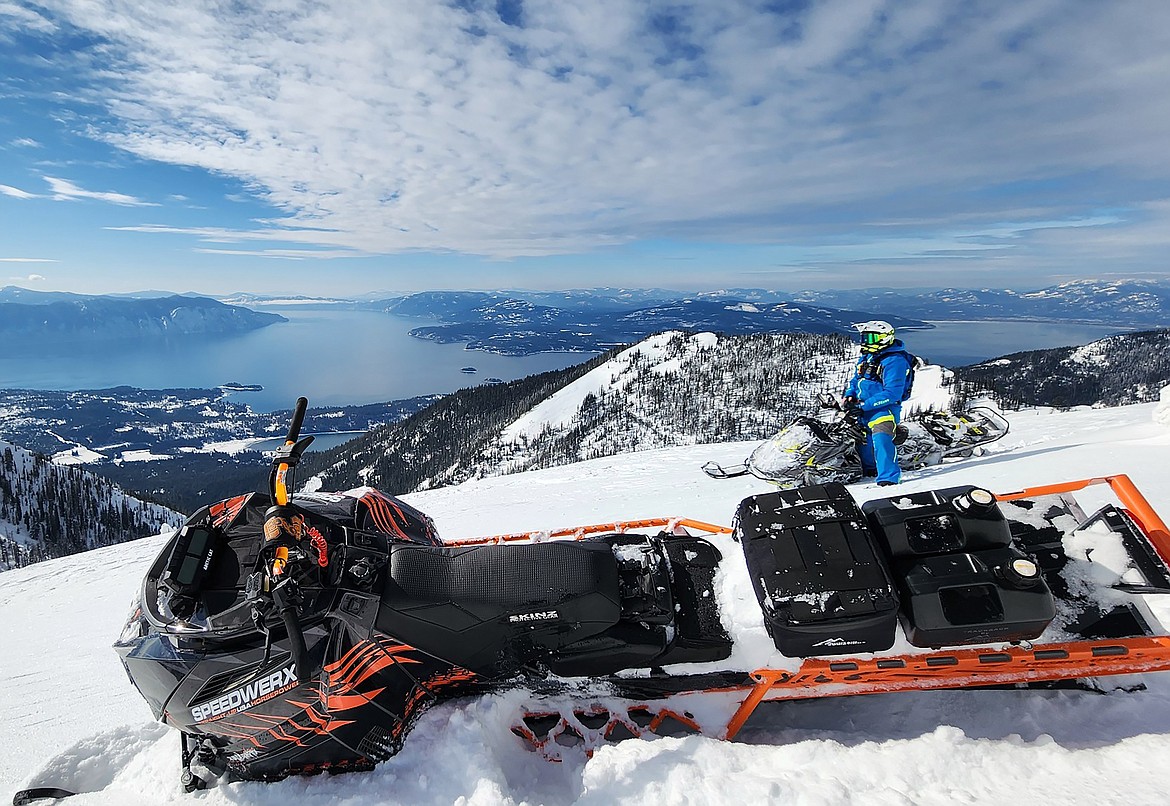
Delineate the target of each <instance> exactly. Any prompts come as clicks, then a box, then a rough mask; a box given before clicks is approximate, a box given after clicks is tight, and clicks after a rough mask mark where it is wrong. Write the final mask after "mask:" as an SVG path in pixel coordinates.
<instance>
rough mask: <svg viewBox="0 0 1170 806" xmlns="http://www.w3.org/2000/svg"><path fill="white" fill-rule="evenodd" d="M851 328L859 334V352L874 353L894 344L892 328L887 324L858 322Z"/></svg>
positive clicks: (878, 321) (875, 320)
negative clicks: (855, 329)
mask: <svg viewBox="0 0 1170 806" xmlns="http://www.w3.org/2000/svg"><path fill="white" fill-rule="evenodd" d="M853 327H855V328H857V331H858V332H859V333H860V334H861V351H862V352H865V353H876V352H878V351H879V350H884V349H886V348H887V347H889V346H890V345H891V344H893V343H894V326H893V325H891V324H890V323H889V322H883V321H881V320H880V319H874V320H872V321H869V322H859V323H857V324H855V325H854V326H853Z"/></svg>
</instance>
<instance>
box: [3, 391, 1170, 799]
mask: <svg viewBox="0 0 1170 806" xmlns="http://www.w3.org/2000/svg"><path fill="white" fill-rule="evenodd" d="M1153 410H1154V406H1153V405H1142V406H1129V407H1124V408H1116V409H1083V410H1075V411H1072V412H1066V413H1054V412H1048V411H1043V410H1039V411H1026V412H1014V413H1009V418H1010V419H1011V422H1012V431H1011V433H1010V434H1009V435H1008V436H1007V437H1006V438H1005V439H1004V440H1003V441H1002V442H1001V443H998V444H997V445H994V446H992V447H991V449H990V450H989V451H988V454H987V455H986V456H984V457H982V458H980V459H976V460H970V461H966V462H959V463H953V464H951V463H949V464H944V465H941V466H938V467H932V468H927V469H925V470H924V471H921V472H919V473H914V474H907V477H906V481H905V483H904V484H903V485H902V487H901V488H899V490H900V491H902V490H905V491H914V490H919V489H925V488H930V487H944V486H954V485H958V484H980V485H982V486H986V487H988V488H990V489H992V490H998V491H1008V490H1015V489H1019V488H1022V487H1026V486H1029V485H1036V484H1046V483H1052V482H1057V481H1064V480H1071V479H1079V478H1087V477H1097V476H1101V475H1106V474H1112V473H1126V474H1129V475H1130V476H1131V478H1133V480H1134V481H1135V482H1136V484H1137V485H1138V487H1139V488H1140V489H1141V490H1142V491H1143V493H1144V494H1145V495H1146V497H1147V498H1149V500H1150V501H1151V502H1152V503H1153V504H1154V506H1155V508H1156V509H1158V510H1159V511H1160V513H1161V514H1162V515H1163V518H1170V476H1168V475H1167V473H1166V471H1165V468H1166V466H1167V461H1166V455H1167V446H1170V430H1167V429H1166V428H1164V427H1162V426H1160V425H1157V424H1156V423H1155V422H1154V420H1153V417H1152V413H1153ZM756 444H758V443H756V442H745V443H731V444H724V445H706V446H688V447H684V448H670V449H663V450H657V451H649V452H645V453H636V454H629V455H624V456H619V457H613V458H608V459H601V460H594V461H590V462H584V463H581V464H578V465H572V466H568V467H561V468H554V469H550V470H543V471H535V472H530V473H524V474H519V475H515V476H506V477H502V478H494V479H485V480H479V481H473V482H468V483H466V484H463V485H459V486H457V487H451V488H444V489H439V490H433V491H427V492H424V493H418V494H413V495H408V496H405V498H406V499H407V500H408V501H409V502H410V503H412V504H414V505H416V506H419V507H420V508H422V509H423V510H424V511H426V512H428V513H429V514H430V515H432V517H434V519H435V521H436V524H437V525H438V528H439V530H440V533H441V534H442V535H443V536H444V537H446V538H449V539H454V538H460V537H470V536H475V535H487V534H500V533H508V532H519V531H528V530H551V529H556V528H559V527H564V526H575V525H585V524H591V523H602V522H609V521H614V520H627V519H633V518H641V517H652V516H683V517H690V518H695V519H698V520H704V521H709V522H712V523H719V524H730V521H731V518H732V515H733V514H734V512H735V507H736V504H737V503H738V502H739V500H740V499H741V498H743V497H745V496H747V495H752V494H757V493H761V492H766V491H768V490H769V489H771V488H770V487H769V486H768V485H767V484H765V483H764V482H762V481H760V480H758V479H755V478H754V477H751V476H747V477H741V478H736V479H728V480H720V481H717V480H712V479H709V478H707V477H706V476H705V475H704V474H703V473H702V471H701V470H700V465H702V463H703V462H705V461H708V460H714V461H717V462H720V463H721V464H725V465H730V464H735V463H737V462H741V461H743V459H744V457H745V456H746V455H747V454H748V453H749V452H750V451H751V449H752V448H753V447H754V446H755V445H756ZM853 491H854V493H855V495H856V496H857V497H858V498H859V499H861V500H865V499H868V498H874V497H879V496H882V495H885V494H886V493H887V492H888V491H886V490H881V491H879V490H877V489H876V488H872V487H867V486H865V485H856V486H855V487H854V488H853ZM1077 498H1078V500H1080V501H1081V502H1082V505H1083V506H1084V508H1085V509H1086V510H1087V511H1092V510H1093V509H1095V508H1096V506H1098V505H1099V503H1103V502H1104V501H1105V500H1107V496H1106V495H1103V494H1099V493H1095V492H1092V491H1090V490H1086V491H1084V492H1083V493H1078V494H1077ZM1098 499H1100V500H1098ZM162 543H163V538H161V537H153V538H147V539H144V540H139V541H135V542H133V543H128V544H124V545H121V546H112V547H109V548H104V549H98V550H95V551H91V552H87V553H85V554H81V555H75V556H73V557H69V558H64V559H61V560H55V561H51V562H45V563H40V564H38V565H33V566H30V567H28V568H25V569H21V570H17V571H10V572H6V573H3V574H0V647H2V648H3V652H0V679H3V680H4V681H5V683H6V685H5V686H4V687H3V688H0V798H3V799H5V800H6V799H7V798H9V797H11V793H12V792H13V791H14V790H16V789H17V788H19V787H22V786H30V785H55V786H61V787H64V788H68V789H75V790H81V791H82V792H83V793H84V794H82V795H79V796H78V797H77V798H75V799H71V800H70V801H68V803H70V804H77V805H78V806H81V804H103V805H107V804H108V805H109V806H114V805H115V804H117V805H118V806H122V804H160V803H176V804H180V803H182V804H196V803H198V804H236V805H237V806H286V804H288V803H298V804H300V803H310V804H326V803H328V804H345V805H346V806H363V805H364V804H375V803H402V804H418V803H460V804H522V803H523V804H598V805H600V804H611V803H625V804H653V805H654V806H662V804H673V803H712V804H723V803H726V804H733V803H734V804H741V803H785V804H787V803H796V804H826V805H827V806H846V805H849V806H853V805H855V804H857V805H860V804H866V806H870V805H871V804H875V805H876V806H884V805H885V804H890V806H894V805H895V804H897V806H905V804H948V806H950V805H951V804H971V803H992V802H997V803H1013V802H1015V803H1025V802H1026V803H1052V804H1057V803H1059V804H1062V806H1063V805H1066V804H1094V806H1100V805H1101V804H1158V803H1164V802H1166V795H1165V784H1164V782H1163V780H1162V778H1161V774H1162V772H1163V770H1162V768H1161V767H1162V765H1160V764H1159V763H1158V760H1159V759H1167V758H1170V675H1168V674H1166V673H1162V674H1154V675H1146V676H1144V677H1142V678H1141V681H1142V682H1144V683H1145V685H1146V689H1145V690H1143V691H1132V692H1129V691H1124V690H1118V691H1114V692H1113V693H1111V694H1109V695H1107V696H1102V695H1098V694H1091V693H1087V692H1083V691H1060V690H1055V691H1035V690H1033V691H1022V690H1020V691H940V692H921V693H903V694H886V695H868V696H860V697H841V698H827V699H821V700H812V701H804V702H789V703H783V704H779V703H772V704H765V705H764V706H762V707H761V708H760V709H759V711H757V714H756V715H755V716H754V717H753V718H752V720H751V721H749V722H748V724H747V726H746V727H745V728H744V730H743V731H742V732H741V733H740V736H739V737H738V738H737V740H736V741H735V742H730V743H729V742H721V741H718V740H715V739H710V738H705V737H687V738H655V739H652V740H648V741H639V740H632V741H627V742H622V743H620V744H617V745H612V746H606V747H602V748H601V749H599V750H598V751H597V752H596V753H595V754H594V755H593V756H592V758H586V757H585V755H584V753H577V754H574V751H571V750H570V751H569V752H568V753H567V755H566V759H565V761H564V762H563V763H561V764H551V763H548V762H546V761H544V760H543V759H542V758H541V757H540V756H538V755H536V754H534V753H531V752H528V751H526V750H525V749H524V748H523V746H522V744H521V743H520V741H519V740H518V739H516V738H515V737H513V736H512V735H511V734H510V733H509V730H508V728H509V726H510V724H511V720H512V717H513V712H514V707H515V705H514V697H513V695H500V696H496V697H488V698H480V699H475V700H464V701H457V702H453V703H447V704H444V705H441V706H438V707H436V708H434V709H432V710H431V711H429V712H427V713H426V714H424V715H423V717H422V718H421V719H420V720H419V722H418V724H417V726H416V727H415V728H414V730H413V731H412V733H411V734H410V735H409V736H408V738H407V741H406V745H405V747H404V749H403V750H402V752H401V753H399V755H397V756H395V757H394V758H392V759H390V760H389V761H387V762H385V763H383V764H381V765H380V766H379V767H378V768H377V769H376V770H375V771H373V772H370V773H358V774H351V775H342V776H335V777H333V776H318V777H314V778H294V779H290V780H286V781H283V782H280V783H276V784H261V783H230V784H223V785H220V786H218V787H215V788H213V789H211V790H209V791H207V792H203V793H198V794H194V795H186V794H184V793H183V792H182V790H181V788H180V787H179V784H178V773H179V741H178V734H177V733H176V732H175V731H172V730H169V729H166V728H164V727H163V726H161V725H159V724H157V723H155V722H154V721H153V720H152V718H151V715H150V713H149V710H148V709H147V707H146V704H145V703H144V702H143V700H142V699H141V698H140V697H139V695H138V693H137V692H136V691H135V690H134V688H133V686H132V685H131V684H130V683H129V682H128V680H127V678H126V675H125V672H124V671H123V670H122V668H121V664H120V663H119V661H118V659H117V656H116V655H115V653H114V652H113V650H112V649H111V644H112V642H113V641H114V639H115V638H116V636H117V635H118V632H119V631H120V629H121V626H122V623H123V620H124V618H125V616H126V615H127V612H128V610H129V607H130V604H131V601H132V599H133V597H134V594H135V591H136V590H137V586H138V584H139V582H140V580H141V577H142V575H143V573H144V572H145V570H146V566H147V565H148V564H149V562H150V561H151V560H152V559H153V557H154V556H155V554H156V553H157V551H158V550H159V548H160V547H161V545H162ZM732 545H734V544H732ZM725 555H727V552H726V550H725ZM728 559H730V560H731V561H732V562H734V561H736V558H735V557H734V556H728ZM744 577H745V578H746V574H745V575H744ZM733 583H734V580H732V582H731V583H728V584H733ZM747 595H748V596H750V589H749V591H748V593H747ZM745 607H747V611H739V612H748V611H750V608H752V607H755V603H754V601H750V602H748V604H747V605H746V606H745ZM757 612H758V611H757ZM1159 615H1161V616H1162V618H1163V620H1164V622H1165V623H1170V605H1166V606H1161V607H1160V609H1159ZM758 631H759V636H760V640H761V641H762V642H765V643H764V645H763V646H762V647H758V648H757V651H759V652H761V653H764V654H767V653H768V651H769V650H770V649H771V647H770V642H768V639H767V637H766V636H765V635H764V633H763V629H762V624H761V625H760V626H759V628H758ZM737 657H738V656H737ZM1110 680H1117V679H1115V678H1110ZM1117 682H1119V683H1126V684H1132V683H1134V682H1137V678H1125V679H1123V680H1117Z"/></svg>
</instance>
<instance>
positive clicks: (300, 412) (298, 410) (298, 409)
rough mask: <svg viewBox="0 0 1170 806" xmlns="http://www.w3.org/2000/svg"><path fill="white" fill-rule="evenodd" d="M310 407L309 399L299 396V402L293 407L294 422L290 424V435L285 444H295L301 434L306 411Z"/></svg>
mask: <svg viewBox="0 0 1170 806" xmlns="http://www.w3.org/2000/svg"><path fill="white" fill-rule="evenodd" d="M308 409H309V399H308V398H306V397H298V398H297V404H296V406H294V407H293V416H292V422H291V423H289V426H288V437H286V438H285V441H284V444H285V445H295V444H296V441H297V439H298V438H299V437H300V435H301V425H303V424H304V422H305V412H306V411H308Z"/></svg>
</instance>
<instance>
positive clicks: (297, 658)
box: [280, 605, 313, 683]
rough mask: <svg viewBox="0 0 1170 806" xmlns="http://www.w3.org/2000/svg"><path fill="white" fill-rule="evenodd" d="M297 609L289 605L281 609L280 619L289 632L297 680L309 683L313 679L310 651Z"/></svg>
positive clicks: (289, 642)
mask: <svg viewBox="0 0 1170 806" xmlns="http://www.w3.org/2000/svg"><path fill="white" fill-rule="evenodd" d="M296 610H297V609H296V608H295V607H293V606H291V605H289V606H287V607H282V608H281V609H280V619H281V621H283V622H284V629H285V630H286V631H288V645H289V649H290V650H292V657H293V664H294V665H295V666H296V668H297V680H298V681H300V682H301V683H308V682H309V678H310V677H312V675H313V672H312V669H310V668H309V650H308V648H307V647H306V646H305V633H304V632H303V631H302V630H301V622H300V621H298V620H297V612H296Z"/></svg>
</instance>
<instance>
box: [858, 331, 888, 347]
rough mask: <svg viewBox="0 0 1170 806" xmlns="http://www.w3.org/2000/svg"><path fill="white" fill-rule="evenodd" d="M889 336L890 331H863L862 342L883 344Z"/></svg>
mask: <svg viewBox="0 0 1170 806" xmlns="http://www.w3.org/2000/svg"><path fill="white" fill-rule="evenodd" d="M888 337H889V334H888V333H862V334H861V343H862V344H868V345H871V346H872V345H874V344H881V343H882V342H883V341H884V340H885V339H887V338H888Z"/></svg>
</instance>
